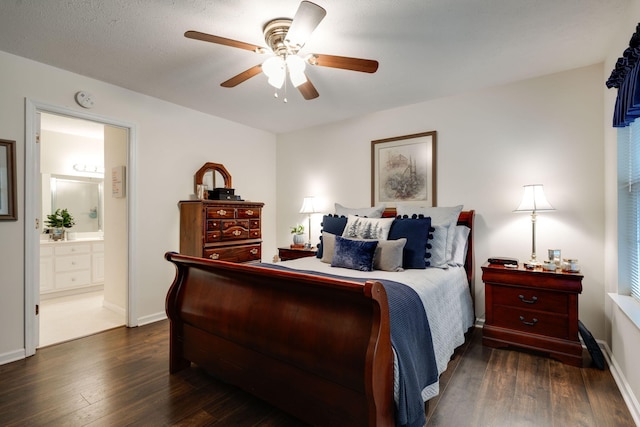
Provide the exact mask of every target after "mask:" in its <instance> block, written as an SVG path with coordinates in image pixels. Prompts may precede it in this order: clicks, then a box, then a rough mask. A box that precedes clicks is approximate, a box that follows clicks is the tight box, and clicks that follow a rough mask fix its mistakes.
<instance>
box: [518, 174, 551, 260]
mask: <svg viewBox="0 0 640 427" xmlns="http://www.w3.org/2000/svg"><path fill="white" fill-rule="evenodd" d="M523 188H524V192H523V193H522V201H521V202H520V206H518V208H517V209H516V210H514V212H531V259H530V260H529V261H527V262H525V263H524V265H525V267H529V268H534V267H538V266H540V265H541V264H542V263H541V262H540V261H538V260H537V259H536V213H537V212H540V211H553V210H555V209H554V208H553V206H551V204H550V203H549V202H548V201H547V198H546V197H545V195H544V189H543V186H542V184H532V185H525V186H523Z"/></svg>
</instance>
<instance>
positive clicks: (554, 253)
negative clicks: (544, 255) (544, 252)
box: [549, 249, 562, 267]
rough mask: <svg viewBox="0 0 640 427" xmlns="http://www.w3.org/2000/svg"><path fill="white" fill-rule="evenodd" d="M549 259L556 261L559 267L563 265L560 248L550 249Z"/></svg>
mask: <svg viewBox="0 0 640 427" xmlns="http://www.w3.org/2000/svg"><path fill="white" fill-rule="evenodd" d="M549 261H553V262H555V263H556V265H557V266H558V267H560V266H561V265H562V256H561V255H560V249H549Z"/></svg>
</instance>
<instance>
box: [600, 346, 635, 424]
mask: <svg viewBox="0 0 640 427" xmlns="http://www.w3.org/2000/svg"><path fill="white" fill-rule="evenodd" d="M596 341H597V342H598V345H599V346H600V348H601V349H602V353H603V354H604V358H605V359H606V360H607V365H609V371H610V372H611V376H613V380H614V381H615V382H616V385H617V386H618V389H619V390H620V394H622V398H623V399H624V401H625V403H626V404H627V407H628V408H629V412H631V417H633V421H635V423H636V425H639V426H640V403H638V399H637V398H636V396H635V395H634V394H633V390H631V386H630V385H629V382H628V381H627V379H626V378H625V377H624V375H623V374H622V371H621V369H620V365H618V363H617V362H616V360H615V359H614V357H613V355H612V353H611V349H610V348H609V346H608V345H607V343H606V342H604V341H598V340H596Z"/></svg>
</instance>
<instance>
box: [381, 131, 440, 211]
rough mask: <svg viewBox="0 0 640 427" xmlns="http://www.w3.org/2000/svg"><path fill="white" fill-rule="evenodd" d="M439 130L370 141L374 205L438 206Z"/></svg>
mask: <svg viewBox="0 0 640 427" xmlns="http://www.w3.org/2000/svg"><path fill="white" fill-rule="evenodd" d="M436 147H437V132H436V131H430V132H422V133H414V134H411V135H404V136H397V137H394V138H386V139H378V140H375V141H371V205H372V206H385V207H386V208H392V207H396V206H397V204H399V203H402V204H410V205H419V206H423V207H432V206H437V198H436V188H437V186H436V184H437V182H436V178H437V168H436V159H437V157H436V153H437V151H436Z"/></svg>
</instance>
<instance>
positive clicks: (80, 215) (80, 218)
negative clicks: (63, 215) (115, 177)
mask: <svg viewBox="0 0 640 427" xmlns="http://www.w3.org/2000/svg"><path fill="white" fill-rule="evenodd" d="M43 178H44V177H43ZM44 181H45V179H43V186H42V218H43V219H46V217H47V215H49V214H50V213H52V212H55V211H56V209H67V210H68V211H69V213H70V214H71V215H73V218H74V220H75V223H76V224H75V225H74V226H73V228H72V231H75V232H78V233H82V232H97V231H101V230H102V229H103V221H104V217H103V202H104V199H103V197H104V187H103V185H104V184H103V179H102V178H93V177H85V176H66V175H53V174H52V175H49V180H48V184H49V185H48V186H46V185H45V182H44Z"/></svg>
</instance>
